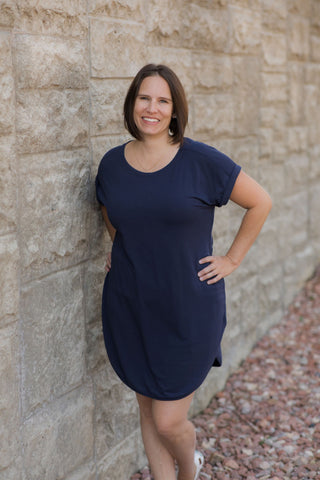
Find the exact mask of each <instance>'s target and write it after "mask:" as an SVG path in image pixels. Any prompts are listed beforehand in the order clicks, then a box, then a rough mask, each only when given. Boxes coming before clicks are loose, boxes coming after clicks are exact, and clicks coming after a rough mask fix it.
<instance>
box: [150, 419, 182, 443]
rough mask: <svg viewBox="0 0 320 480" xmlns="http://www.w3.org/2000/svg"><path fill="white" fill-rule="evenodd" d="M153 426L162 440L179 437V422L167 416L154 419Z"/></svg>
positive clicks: (180, 426)
mask: <svg viewBox="0 0 320 480" xmlns="http://www.w3.org/2000/svg"><path fill="white" fill-rule="evenodd" d="M154 424H155V427H156V429H157V432H158V434H159V435H160V436H161V437H164V438H171V437H174V436H176V435H179V433H180V431H181V428H182V425H181V422H178V421H177V419H175V418H171V417H168V416H158V417H155V418H154Z"/></svg>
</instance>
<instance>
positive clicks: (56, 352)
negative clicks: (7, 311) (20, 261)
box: [21, 268, 84, 412]
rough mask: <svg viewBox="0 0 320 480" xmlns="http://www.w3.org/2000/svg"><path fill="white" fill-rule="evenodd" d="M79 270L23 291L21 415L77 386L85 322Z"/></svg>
mask: <svg viewBox="0 0 320 480" xmlns="http://www.w3.org/2000/svg"><path fill="white" fill-rule="evenodd" d="M81 287H82V282H81V271H80V269H79V268H74V269H72V270H67V271H62V272H59V273H56V274H54V275H50V276H49V277H47V278H45V279H41V280H37V281H35V282H32V283H29V284H28V285H27V286H26V287H25V288H24V289H23V291H22V298H21V310H22V335H23V347H24V348H23V357H22V367H23V370H22V372H23V391H24V395H23V399H22V400H23V410H24V412H29V411H30V409H34V408H35V407H38V406H40V405H41V404H42V403H43V402H45V401H46V400H49V399H50V398H52V397H58V396H61V395H62V394H64V393H66V392H67V391H68V390H71V389H72V388H73V387H75V386H76V385H78V384H79V383H81V381H82V377H83V375H84V357H83V351H84V318H83V292H82V288H81Z"/></svg>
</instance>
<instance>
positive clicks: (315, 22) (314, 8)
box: [311, 0, 320, 35]
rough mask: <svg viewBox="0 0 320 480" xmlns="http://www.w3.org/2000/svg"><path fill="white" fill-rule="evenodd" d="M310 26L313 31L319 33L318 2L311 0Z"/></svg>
mask: <svg viewBox="0 0 320 480" xmlns="http://www.w3.org/2000/svg"><path fill="white" fill-rule="evenodd" d="M311 26H312V28H313V30H314V31H315V32H317V33H318V35H319V33H320V3H319V2H318V1H317V0H313V1H312V4H311Z"/></svg>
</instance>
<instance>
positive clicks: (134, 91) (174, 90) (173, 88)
mask: <svg viewBox="0 0 320 480" xmlns="http://www.w3.org/2000/svg"><path fill="white" fill-rule="evenodd" d="M156 75H159V76H160V77H162V78H163V79H164V80H165V81H166V82H167V84H168V85H169V89H170V92H171V97H172V103H173V117H172V119H171V122H170V126H169V132H170V137H171V143H180V144H182V142H183V136H184V131H185V128H186V125H187V123H188V103H187V99H186V95H185V92H184V89H183V86H182V84H181V82H180V80H179V78H178V77H177V75H176V74H175V73H174V72H173V71H172V70H171V68H169V67H167V66H166V65H155V64H153V63H150V64H148V65H145V66H144V67H142V68H141V70H139V72H138V73H137V75H136V76H135V78H134V79H133V81H132V83H131V85H130V87H129V90H128V92H127V95H126V98H125V101H124V107H123V114H124V126H125V128H126V129H127V130H128V131H129V133H130V134H131V135H132V136H133V137H134V138H136V139H137V140H142V139H143V136H142V135H141V132H140V131H139V129H138V128H137V126H136V124H135V122H134V117H133V110H134V104H135V101H136V98H137V96H138V93H139V90H140V86H141V83H142V81H143V80H144V79H145V78H147V77H153V76H156Z"/></svg>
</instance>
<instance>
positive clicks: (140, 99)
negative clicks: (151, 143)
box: [133, 75, 173, 140]
mask: <svg viewBox="0 0 320 480" xmlns="http://www.w3.org/2000/svg"><path fill="white" fill-rule="evenodd" d="M172 113H173V102H172V97H171V92H170V88H169V85H168V83H167V82H166V80H164V78H162V77H160V76H159V75H156V76H152V77H147V78H145V79H144V80H143V81H142V83H141V85H140V89H139V92H138V95H137V98H136V101H135V105H134V110H133V118H134V121H135V124H136V126H137V128H138V129H139V131H140V133H141V134H142V136H143V137H144V138H146V137H147V136H150V137H161V136H163V137H165V138H166V140H167V138H168V136H169V125H170V122H171V118H172Z"/></svg>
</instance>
